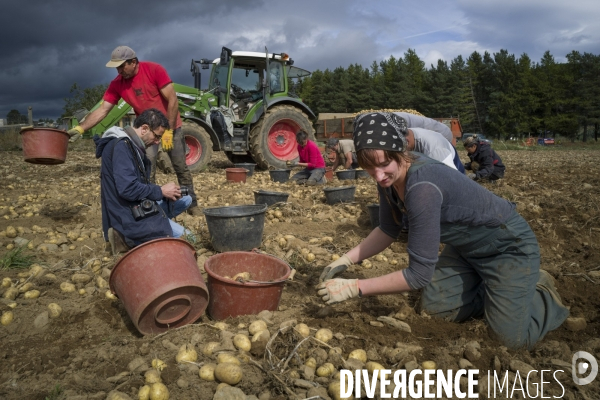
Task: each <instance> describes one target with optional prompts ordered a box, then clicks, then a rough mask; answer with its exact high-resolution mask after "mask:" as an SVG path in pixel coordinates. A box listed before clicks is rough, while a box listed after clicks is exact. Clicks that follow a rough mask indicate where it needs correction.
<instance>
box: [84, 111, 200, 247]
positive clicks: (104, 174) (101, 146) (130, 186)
mask: <svg viewBox="0 0 600 400" xmlns="http://www.w3.org/2000/svg"><path fill="white" fill-rule="evenodd" d="M168 127H169V121H168V120H167V117H166V116H165V115H164V114H163V113H162V112H161V111H159V110H157V109H155V108H150V109H148V110H146V111H144V112H143V113H141V114H140V115H139V116H138V117H137V118H136V119H135V121H134V123H133V127H131V126H128V127H126V128H124V129H123V128H119V127H118V126H113V127H111V128H109V129H108V130H107V131H106V132H104V134H103V135H102V137H100V136H94V142H95V144H96V158H102V169H101V171H100V203H101V205H102V231H103V232H104V239H105V240H106V241H108V242H109V243H110V247H111V251H112V254H113V255H116V254H119V253H123V252H127V251H128V250H129V249H130V248H133V247H135V246H137V245H139V244H142V243H145V242H148V241H150V240H153V239H160V238H165V237H175V238H177V237H181V236H183V235H184V234H191V232H190V231H188V230H186V229H185V228H184V227H183V226H181V225H179V224H177V223H175V222H173V221H172V220H171V218H174V217H176V216H177V215H178V214H180V213H182V212H183V211H185V210H186V209H187V208H188V207H189V206H190V204H191V203H192V198H191V197H190V196H187V195H185V196H182V188H181V187H180V186H178V185H176V184H175V183H173V182H169V183H167V184H165V185H163V186H158V185H155V184H153V183H150V160H148V158H147V157H146V152H145V149H146V148H147V147H149V146H152V145H154V144H157V143H158V142H160V140H161V137H162V135H164V132H166V130H167V128H168Z"/></svg>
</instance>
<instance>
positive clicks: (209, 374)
mask: <svg viewBox="0 0 600 400" xmlns="http://www.w3.org/2000/svg"><path fill="white" fill-rule="evenodd" d="M216 367H217V365H216V364H204V365H203V366H202V367H200V371H198V375H199V376H200V379H203V380H205V381H214V380H215V368H216Z"/></svg>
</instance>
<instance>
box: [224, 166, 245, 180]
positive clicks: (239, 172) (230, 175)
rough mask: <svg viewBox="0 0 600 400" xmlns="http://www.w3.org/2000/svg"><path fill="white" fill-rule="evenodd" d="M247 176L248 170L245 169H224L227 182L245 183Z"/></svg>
mask: <svg viewBox="0 0 600 400" xmlns="http://www.w3.org/2000/svg"><path fill="white" fill-rule="evenodd" d="M247 174H248V170H247V169H246V168H225V176H226V177H227V182H246V175H247Z"/></svg>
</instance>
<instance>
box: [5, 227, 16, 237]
mask: <svg viewBox="0 0 600 400" xmlns="http://www.w3.org/2000/svg"><path fill="white" fill-rule="evenodd" d="M6 237H7V238H16V237H17V230H16V229H15V228H14V226H8V227H6Z"/></svg>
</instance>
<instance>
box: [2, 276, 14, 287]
mask: <svg viewBox="0 0 600 400" xmlns="http://www.w3.org/2000/svg"><path fill="white" fill-rule="evenodd" d="M11 286H12V280H11V279H10V278H9V277H6V278H2V287H3V288H8V287H11Z"/></svg>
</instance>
